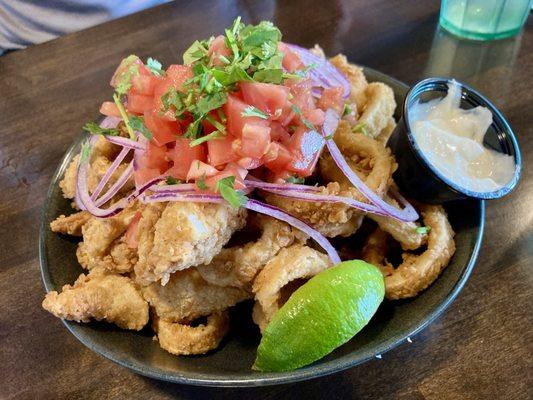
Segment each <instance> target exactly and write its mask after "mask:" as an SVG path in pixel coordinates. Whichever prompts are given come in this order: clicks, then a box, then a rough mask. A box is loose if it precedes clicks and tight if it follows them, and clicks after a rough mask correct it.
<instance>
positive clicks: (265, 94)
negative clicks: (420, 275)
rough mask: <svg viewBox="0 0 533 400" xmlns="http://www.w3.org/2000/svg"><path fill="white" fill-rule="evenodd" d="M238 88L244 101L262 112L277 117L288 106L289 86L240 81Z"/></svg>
mask: <svg viewBox="0 0 533 400" xmlns="http://www.w3.org/2000/svg"><path fill="white" fill-rule="evenodd" d="M239 88H240V90H241V92H242V97H243V99H244V102H245V103H247V104H250V105H252V106H254V107H256V108H258V109H259V110H261V111H263V112H264V113H266V114H268V115H270V116H271V117H272V116H275V117H276V118H279V116H280V115H281V113H283V111H284V110H286V109H287V108H288V106H289V104H288V96H289V88H288V87H286V86H281V85H274V84H272V83H262V82H241V83H240V84H239Z"/></svg>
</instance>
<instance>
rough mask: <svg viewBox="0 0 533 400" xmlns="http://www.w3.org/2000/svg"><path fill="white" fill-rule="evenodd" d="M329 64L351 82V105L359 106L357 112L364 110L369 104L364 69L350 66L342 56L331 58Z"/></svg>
mask: <svg viewBox="0 0 533 400" xmlns="http://www.w3.org/2000/svg"><path fill="white" fill-rule="evenodd" d="M329 62H330V63H332V64H333V65H334V66H335V68H337V69H338V70H339V71H340V72H342V73H343V74H344V75H345V76H346V78H347V79H348V81H349V82H350V87H351V91H350V97H349V99H348V101H349V102H350V103H355V104H356V105H357V110H359V111H361V110H363V107H364V105H365V104H366V102H367V94H366V90H367V87H368V82H367V80H366V77H365V74H364V73H363V68H361V67H358V66H357V65H354V64H350V63H349V62H348V60H347V59H346V56H344V55H342V54H337V55H336V56H335V57H332V58H330V59H329Z"/></svg>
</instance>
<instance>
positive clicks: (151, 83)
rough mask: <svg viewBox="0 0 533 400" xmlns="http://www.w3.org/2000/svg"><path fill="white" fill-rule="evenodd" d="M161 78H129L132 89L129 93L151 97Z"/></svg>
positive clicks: (146, 76)
mask: <svg viewBox="0 0 533 400" xmlns="http://www.w3.org/2000/svg"><path fill="white" fill-rule="evenodd" d="M159 81H161V78H158V77H157V76H155V75H151V74H150V75H141V74H139V75H133V77H132V78H131V83H132V88H131V89H130V91H131V93H135V94H142V95H145V96H151V95H153V94H154V90H155V87H156V86H157V85H158V83H159Z"/></svg>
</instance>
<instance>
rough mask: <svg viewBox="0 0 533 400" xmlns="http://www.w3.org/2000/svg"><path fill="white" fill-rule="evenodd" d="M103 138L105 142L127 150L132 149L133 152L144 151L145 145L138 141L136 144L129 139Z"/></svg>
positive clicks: (118, 137) (107, 136)
mask: <svg viewBox="0 0 533 400" xmlns="http://www.w3.org/2000/svg"><path fill="white" fill-rule="evenodd" d="M104 137H105V138H106V139H107V141H109V142H111V143H114V144H117V145H119V146H122V147H124V148H127V149H133V150H139V151H145V150H146V144H144V143H141V142H140V141H139V142H137V141H135V140H131V139H129V138H125V137H122V136H110V135H104Z"/></svg>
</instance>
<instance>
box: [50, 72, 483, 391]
mask: <svg viewBox="0 0 533 400" xmlns="http://www.w3.org/2000/svg"><path fill="white" fill-rule="evenodd" d="M364 72H365V74H369V75H372V76H373V77H375V78H376V79H375V80H376V81H388V82H392V83H394V84H395V85H398V86H399V87H402V88H403V89H404V90H407V85H405V84H404V83H403V82H400V81H398V80H396V79H394V78H392V77H390V76H388V75H386V74H383V73H381V72H379V71H376V70H373V69H371V68H367V67H364ZM80 143H81V138H78V139H77V140H75V142H74V143H73V144H72V145H71V146H70V147H69V148H68V150H67V152H66V153H65V154H64V156H63V159H62V161H61V163H60V164H59V166H58V167H57V169H56V171H55V172H54V174H53V176H52V180H51V183H50V186H49V187H48V190H47V194H46V200H45V202H44V204H43V207H42V211H41V223H40V229H39V265H40V270H41V278H42V280H43V284H44V287H45V289H46V291H47V292H49V291H51V290H56V287H55V286H54V285H53V283H52V280H51V276H50V270H49V268H48V262H47V258H46V240H45V236H46V235H45V232H47V230H48V225H47V224H46V216H47V210H48V208H49V202H50V199H51V196H52V193H53V190H54V188H55V185H56V182H57V181H58V180H59V178H60V177H61V176H62V174H63V172H64V170H65V169H66V167H67V165H68V163H69V161H70V160H71V158H72V157H71V155H72V153H74V152H75V151H77V149H78V147H79V145H80ZM476 203H477V205H478V207H479V225H478V233H477V237H476V240H475V243H474V248H473V251H472V253H471V254H470V257H469V259H468V263H467V264H466V265H465V267H464V269H463V271H462V272H461V275H460V276H459V278H458V280H457V282H456V283H455V285H454V286H453V288H452V289H451V290H450V292H449V293H448V294H447V295H446V297H445V298H444V300H443V301H442V302H441V303H440V304H439V305H438V306H437V307H435V309H433V310H432V311H431V312H430V313H429V315H428V316H427V317H426V318H425V319H424V320H423V322H422V323H415V324H413V326H412V327H411V328H410V329H409V332H408V333H407V334H404V335H402V336H403V337H402V338H400V339H398V338H391V339H389V340H387V341H386V342H385V343H383V345H382V346H380V347H378V348H376V349H375V352H374V353H373V354H371V355H369V356H367V357H360V358H359V357H354V356H353V355H352V354H347V355H345V356H343V357H342V358H340V359H336V360H330V361H326V362H320V361H318V362H317V363H318V364H317V363H315V364H311V365H310V366H307V367H305V368H302V369H296V370H294V371H289V372H276V373H263V372H255V373H254V375H249V376H246V377H242V378H238V377H229V378H221V377H212V375H208V374H201V373H200V374H199V373H190V374H179V375H177V374H168V373H164V372H159V371H158V370H154V369H153V368H146V367H145V366H143V365H139V364H136V363H132V362H130V361H129V360H128V359H125V358H123V357H118V356H117V355H116V354H114V353H111V352H109V351H107V349H106V348H105V346H101V345H99V344H97V343H95V342H94V341H92V340H91V339H90V338H89V337H86V335H85V334H84V332H83V331H82V330H80V329H79V326H80V325H81V324H78V323H76V322H73V321H66V320H62V322H63V324H64V325H65V326H66V328H67V329H68V330H69V331H70V333H72V335H73V336H74V337H75V338H76V339H78V340H79V341H80V342H81V343H82V344H83V345H84V346H86V347H88V348H89V349H90V350H92V351H94V352H95V353H97V354H99V355H100V356H102V357H104V358H106V359H108V360H110V361H112V362H114V363H115V364H118V365H120V366H122V367H125V368H128V369H130V370H131V371H133V372H135V373H137V374H139V375H142V376H145V377H148V378H153V379H157V380H164V381H168V382H173V383H178V384H186V385H194V386H209V387H259V386H271V385H280V384H287V383H294V382H300V381H304V380H309V379H314V378H319V377H323V376H327V375H331V374H334V373H337V372H340V371H343V370H346V369H348V368H351V367H354V366H356V365H359V364H362V363H364V362H366V361H368V360H370V359H372V358H374V357H376V356H380V355H382V354H384V353H386V352H388V351H390V350H392V349H394V348H396V347H398V346H399V345H400V344H402V343H403V342H404V341H405V340H407V339H408V338H410V337H413V336H414V335H416V334H417V333H418V332H420V331H422V330H423V329H425V328H426V327H427V326H428V325H429V324H431V323H432V322H433V321H434V320H435V319H436V318H437V317H439V316H440V315H441V314H442V313H443V312H444V310H446V309H447V308H448V306H449V305H450V304H451V303H452V302H453V301H454V300H455V299H456V297H457V296H458V294H459V292H460V291H461V289H462V288H463V287H464V285H465V283H466V282H467V280H468V278H469V276H470V274H471V272H472V270H473V268H474V266H475V263H476V260H477V256H478V253H479V249H480V247H481V243H482V240H483V232H484V228H485V202H484V201H483V200H478V201H476Z"/></svg>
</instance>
